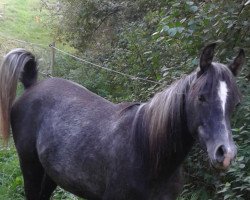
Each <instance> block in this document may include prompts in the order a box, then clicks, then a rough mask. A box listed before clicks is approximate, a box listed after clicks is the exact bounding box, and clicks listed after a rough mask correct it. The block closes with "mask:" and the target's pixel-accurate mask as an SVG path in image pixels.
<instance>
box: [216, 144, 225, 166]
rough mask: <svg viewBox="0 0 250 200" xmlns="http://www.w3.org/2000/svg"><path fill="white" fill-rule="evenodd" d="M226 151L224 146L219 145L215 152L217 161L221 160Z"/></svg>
mask: <svg viewBox="0 0 250 200" xmlns="http://www.w3.org/2000/svg"><path fill="white" fill-rule="evenodd" d="M226 153H227V152H226V147H225V146H224V145H220V146H219V147H218V148H217V150H216V152H215V158H216V160H217V162H219V163H221V162H223V160H224V158H225V154H226Z"/></svg>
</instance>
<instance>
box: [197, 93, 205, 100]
mask: <svg viewBox="0 0 250 200" xmlns="http://www.w3.org/2000/svg"><path fill="white" fill-rule="evenodd" d="M198 99H199V101H201V102H205V101H206V98H205V97H204V95H202V94H201V95H199V96H198Z"/></svg>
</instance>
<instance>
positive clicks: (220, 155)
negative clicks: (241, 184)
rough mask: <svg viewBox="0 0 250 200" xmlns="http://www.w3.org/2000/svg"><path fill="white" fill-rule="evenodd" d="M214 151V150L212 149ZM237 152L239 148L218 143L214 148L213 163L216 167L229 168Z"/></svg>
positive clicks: (220, 168) (219, 168)
mask: <svg viewBox="0 0 250 200" xmlns="http://www.w3.org/2000/svg"><path fill="white" fill-rule="evenodd" d="M212 151H213V150H212ZM236 154H237V148H236V146H235V145H234V144H232V145H224V144H222V145H218V146H217V147H216V148H214V152H213V154H212V156H211V157H210V159H211V164H212V166H213V167H214V168H215V169H218V170H227V169H228V168H229V167H230V165H231V163H232V161H233V160H234V159H235V157H236Z"/></svg>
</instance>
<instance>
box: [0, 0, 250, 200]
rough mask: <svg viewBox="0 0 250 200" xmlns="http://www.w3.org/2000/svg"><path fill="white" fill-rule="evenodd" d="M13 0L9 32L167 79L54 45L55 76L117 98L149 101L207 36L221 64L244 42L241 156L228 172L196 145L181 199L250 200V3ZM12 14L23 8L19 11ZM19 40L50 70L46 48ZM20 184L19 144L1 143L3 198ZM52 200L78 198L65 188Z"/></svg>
mask: <svg viewBox="0 0 250 200" xmlns="http://www.w3.org/2000/svg"><path fill="white" fill-rule="evenodd" d="M5 2H7V1H5ZM57 2H58V3H57ZM7 4H8V5H7V7H6V8H8V9H6V15H5V19H4V20H2V21H0V28H1V34H3V35H4V36H13V37H17V38H21V39H25V40H28V41H31V42H35V43H40V44H44V45H48V44H49V43H50V42H52V41H55V42H56V45H57V46H59V47H60V48H64V49H66V50H67V51H69V52H71V53H73V54H74V55H77V56H78V57H81V58H85V59H87V60H89V61H92V62H94V63H97V64H100V65H102V66H104V67H107V68H110V69H115V70H118V71H120V72H123V73H127V74H131V75H134V76H138V77H143V78H147V79H149V80H154V81H158V82H160V83H161V85H157V84H152V83H148V82H143V81H138V80H131V79H128V78H126V77H123V76H119V75H116V74H114V73H110V72H107V71H103V70H102V69H97V68H94V67H93V66H90V65H88V64H86V63H81V62H79V61H77V60H75V59H73V58H72V57H70V56H66V55H64V54H62V53H60V52H58V51H56V62H55V66H54V71H53V75H55V76H59V77H64V78H67V79H71V80H74V81H76V82H78V83H80V84H82V85H84V86H86V87H87V88H89V89H90V90H92V91H94V92H96V93H98V94H99V95H101V96H103V97H105V98H107V99H109V100H112V101H113V102H120V101H146V100H147V99H149V98H150V97H151V96H152V95H153V94H154V93H155V92H157V91H159V90H161V89H163V88H164V87H166V86H167V85H169V84H170V83H171V82H172V81H174V80H176V79H178V78H179V77H181V76H183V75H185V74H188V73H190V72H191V71H192V70H194V69H195V68H196V67H197V63H198V58H199V52H200V49H201V48H202V47H203V46H204V45H205V44H208V43H209V42H212V41H218V44H219V45H218V47H217V54H216V59H217V60H219V61H220V62H223V63H229V62H230V60H231V59H232V58H233V57H234V56H235V55H236V54H237V51H238V50H239V48H244V50H245V51H246V56H247V59H246V64H245V66H244V69H243V71H242V73H241V75H240V76H239V77H238V83H239V86H240V89H241V91H242V104H241V106H240V107H239V108H238V109H237V110H236V112H235V115H234V117H233V119H232V127H233V134H234V139H235V141H236V142H237V146H238V156H237V159H236V162H235V163H234V164H233V166H232V167H231V168H230V170H229V171H228V172H226V173H218V172H215V171H213V170H212V169H211V168H210V166H209V164H208V161H207V157H206V155H205V154H204V153H203V152H202V151H201V150H200V149H199V147H198V146H197V147H195V148H194V149H193V151H192V152H191V153H190V156H189V157H188V159H187V160H186V161H185V165H184V172H185V179H186V185H185V187H184V191H183V192H182V194H181V196H180V197H179V199H230V200H234V199H249V198H250V191H249V188H250V165H249V162H250V161H249V158H250V155H249V154H250V138H249V131H250V87H249V79H250V61H249V60H250V59H249V56H248V55H249V51H250V21H249V19H250V2H249V1H247V0H236V1H235V0H234V1H233V0H222V1H218V0H204V1H177V0H154V1H153V0H134V1H129V0H103V1H100V0H61V1H44V0H43V1H38V0H25V1H20V0H15V1H14V0H10V1H8V2H7ZM31 10H32V11H31ZM13 12H17V13H20V14H18V15H17V16H18V17H16V15H14V14H13ZM37 16H38V17H39V18H37ZM38 19H39V20H38ZM16 20H19V21H16ZM0 44H1V47H2V49H4V50H5V51H7V50H8V49H10V48H12V47H13V48H14V47H17V43H16V42H15V43H13V41H6V40H4V39H2V40H0ZM18 45H21V46H23V47H25V48H28V49H31V50H33V51H34V52H35V53H36V54H37V55H38V57H39V58H40V61H41V70H42V71H45V72H46V73H52V72H51V68H48V66H50V54H51V50H50V49H49V48H48V47H42V48H41V47H39V48H38V47H37V46H34V45H30V44H29V45H28V44H20V43H18ZM22 182H23V181H22V177H21V174H20V171H19V167H18V161H17V158H16V153H15V150H14V149H13V145H10V148H7V149H6V148H2V149H1V150H0V188H1V189H0V199H1V198H4V199H23V189H22V184H23V183H22ZM1 195H2V196H1ZM54 199H77V198H76V197H74V196H73V195H70V194H68V193H65V192H64V191H63V190H61V189H59V190H58V191H57V192H56V193H55V195H54Z"/></svg>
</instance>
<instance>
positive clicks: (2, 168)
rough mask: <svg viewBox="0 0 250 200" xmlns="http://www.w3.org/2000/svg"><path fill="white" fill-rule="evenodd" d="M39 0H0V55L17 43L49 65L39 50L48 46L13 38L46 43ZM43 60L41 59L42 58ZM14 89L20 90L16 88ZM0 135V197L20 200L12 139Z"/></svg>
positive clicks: (69, 197)
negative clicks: (4, 145)
mask: <svg viewBox="0 0 250 200" xmlns="http://www.w3.org/2000/svg"><path fill="white" fill-rule="evenodd" d="M40 8H41V6H40V0H0V15H1V17H0V56H2V55H3V54H5V53H6V52H7V51H9V50H10V49H13V48H17V47H23V48H26V49H28V50H32V52H34V53H37V54H38V55H39V56H40V58H41V57H42V58H43V59H41V60H42V61H41V62H43V63H44V65H49V62H50V60H49V58H46V59H44V57H46V56H43V54H47V53H48V52H50V49H49V48H40V47H38V46H36V45H35V46H33V45H30V44H24V43H21V42H18V41H17V40H12V39H11V38H14V39H19V40H25V41H28V42H32V43H36V44H43V45H45V46H48V44H50V43H51V42H52V41H53V37H52V36H51V33H50V31H51V29H50V27H49V26H45V24H46V17H47V13H46V11H45V10H40ZM44 60H45V61H44ZM18 93H21V92H20V90H19V91H18ZM2 144H3V143H2V141H1V139H0V200H21V199H25V198H24V191H23V178H22V174H21V171H20V167H19V161H18V157H17V153H16V150H15V148H14V144H13V141H12V139H11V141H10V143H9V146H8V147H3V145H2ZM53 199H55V200H59V199H67V200H73V199H74V200H76V199H78V198H77V197H75V196H73V195H71V194H69V193H66V192H65V191H63V190H62V189H60V188H58V189H57V191H56V192H55V194H54V197H53Z"/></svg>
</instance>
